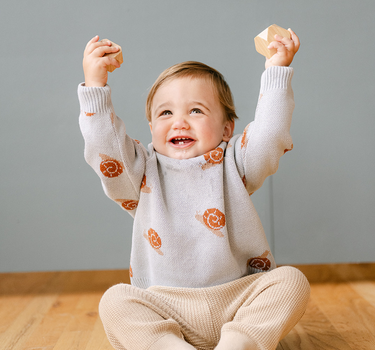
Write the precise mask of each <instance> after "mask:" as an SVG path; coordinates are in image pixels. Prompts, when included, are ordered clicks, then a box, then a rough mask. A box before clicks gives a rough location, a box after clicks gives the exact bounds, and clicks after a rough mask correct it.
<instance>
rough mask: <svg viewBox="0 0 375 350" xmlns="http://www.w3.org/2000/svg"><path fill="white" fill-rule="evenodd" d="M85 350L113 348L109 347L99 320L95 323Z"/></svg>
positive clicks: (111, 349)
mask: <svg viewBox="0 0 375 350" xmlns="http://www.w3.org/2000/svg"><path fill="white" fill-rule="evenodd" d="M86 350H113V347H112V346H111V345H110V343H109V341H108V339H107V336H106V334H105V332H104V328H103V324H102V321H101V320H100V318H98V319H97V320H96V322H95V326H94V329H93V332H92V334H91V337H90V340H89V342H88V344H87V346H86Z"/></svg>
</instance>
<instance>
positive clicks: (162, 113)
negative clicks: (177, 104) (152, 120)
mask: <svg viewBox="0 0 375 350" xmlns="http://www.w3.org/2000/svg"><path fill="white" fill-rule="evenodd" d="M160 115H172V112H171V111H168V110H167V111H163V112H161V113H160Z"/></svg>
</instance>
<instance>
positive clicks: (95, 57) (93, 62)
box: [83, 35, 120, 87]
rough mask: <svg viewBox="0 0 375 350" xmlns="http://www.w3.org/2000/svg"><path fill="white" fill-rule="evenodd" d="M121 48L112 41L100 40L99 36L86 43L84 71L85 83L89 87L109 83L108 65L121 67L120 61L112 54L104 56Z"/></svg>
mask: <svg viewBox="0 0 375 350" xmlns="http://www.w3.org/2000/svg"><path fill="white" fill-rule="evenodd" d="M118 50H119V48H118V47H115V46H112V43H111V42H110V41H106V42H102V41H99V36H98V35H97V36H95V37H94V38H92V39H91V40H90V41H89V42H88V43H87V45H86V48H85V51H84V53H83V72H84V74H85V85H86V86H89V87H103V86H105V85H106V84H107V80H108V71H107V66H109V65H112V66H115V67H116V68H119V67H120V63H119V62H118V61H117V60H116V59H114V58H113V57H110V56H105V57H103V56H104V55H105V54H106V53H114V52H117V51H118Z"/></svg>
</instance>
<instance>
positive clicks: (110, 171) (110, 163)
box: [100, 154, 124, 178]
mask: <svg viewBox="0 0 375 350" xmlns="http://www.w3.org/2000/svg"><path fill="white" fill-rule="evenodd" d="M100 157H101V158H102V159H103V161H102V162H101V163H100V171H101V172H102V174H103V175H104V176H105V177H109V178H113V177H117V176H119V175H121V174H122V172H123V171H124V166H123V165H122V163H121V162H119V161H118V160H116V159H113V158H111V157H109V156H106V155H105V154H100Z"/></svg>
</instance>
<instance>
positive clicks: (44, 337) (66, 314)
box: [24, 294, 82, 350]
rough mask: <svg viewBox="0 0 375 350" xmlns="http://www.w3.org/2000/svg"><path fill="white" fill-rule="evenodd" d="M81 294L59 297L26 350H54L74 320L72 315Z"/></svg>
mask: <svg viewBox="0 0 375 350" xmlns="http://www.w3.org/2000/svg"><path fill="white" fill-rule="evenodd" d="M81 297H82V296H81V295H79V294H73V295H70V294H62V295H59V296H58V297H57V299H56V300H55V301H54V303H53V304H52V305H51V307H50V309H49V310H48V312H47V313H46V315H45V316H44V318H43V320H42V322H41V323H40V324H39V325H38V327H36V329H35V330H34V332H33V333H32V334H30V337H29V338H28V339H27V341H26V342H25V344H24V350H33V349H36V348H38V347H41V348H43V349H44V348H46V349H47V348H53V347H54V346H55V345H56V343H57V341H58V339H59V338H60V336H61V335H62V333H63V332H64V330H65V328H66V326H67V324H69V322H70V321H71V319H72V317H73V316H72V314H73V312H74V309H75V308H76V306H77V304H78V302H79V300H80V298H81Z"/></svg>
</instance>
